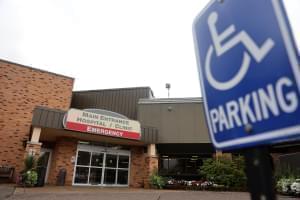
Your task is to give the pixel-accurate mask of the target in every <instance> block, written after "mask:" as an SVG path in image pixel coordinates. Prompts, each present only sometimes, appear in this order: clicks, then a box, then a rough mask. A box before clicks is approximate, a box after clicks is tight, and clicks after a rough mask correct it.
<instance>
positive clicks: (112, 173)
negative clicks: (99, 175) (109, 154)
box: [104, 169, 116, 184]
mask: <svg viewBox="0 0 300 200" xmlns="http://www.w3.org/2000/svg"><path fill="white" fill-rule="evenodd" d="M115 181H116V170H115V169H105V172H104V184H115Z"/></svg>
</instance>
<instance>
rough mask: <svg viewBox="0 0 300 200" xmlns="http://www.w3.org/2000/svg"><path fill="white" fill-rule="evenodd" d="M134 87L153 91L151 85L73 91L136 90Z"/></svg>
mask: <svg viewBox="0 0 300 200" xmlns="http://www.w3.org/2000/svg"><path fill="white" fill-rule="evenodd" d="M134 89H149V90H150V91H151V92H152V93H153V91H152V89H151V87H149V86H144V87H143V86H142V87H127V88H107V89H96V90H78V91H73V93H85V92H100V91H109V90H134Z"/></svg>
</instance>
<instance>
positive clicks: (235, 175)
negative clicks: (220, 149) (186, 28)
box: [200, 156, 246, 189]
mask: <svg viewBox="0 0 300 200" xmlns="http://www.w3.org/2000/svg"><path fill="white" fill-rule="evenodd" d="M200 174H201V175H202V176H203V177H205V178H206V180H208V181H212V182H213V183H215V184H218V185H223V186H225V187H230V188H238V189H240V188H245V187H246V174H245V161H244V158H243V157H241V156H238V157H234V158H233V159H232V160H229V159H224V158H220V159H218V160H216V159H206V160H205V161H204V162H203V166H202V167H200Z"/></svg>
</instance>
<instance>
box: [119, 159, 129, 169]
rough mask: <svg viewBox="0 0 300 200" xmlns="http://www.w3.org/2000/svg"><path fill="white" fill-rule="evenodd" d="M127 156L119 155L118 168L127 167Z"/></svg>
mask: <svg viewBox="0 0 300 200" xmlns="http://www.w3.org/2000/svg"><path fill="white" fill-rule="evenodd" d="M128 166H129V156H119V163H118V168H128Z"/></svg>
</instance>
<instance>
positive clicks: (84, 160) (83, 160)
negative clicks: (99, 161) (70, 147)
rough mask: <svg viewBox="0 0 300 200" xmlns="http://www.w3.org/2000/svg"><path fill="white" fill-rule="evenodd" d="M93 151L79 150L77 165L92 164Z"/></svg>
mask: <svg viewBox="0 0 300 200" xmlns="http://www.w3.org/2000/svg"><path fill="white" fill-rule="evenodd" d="M90 158H91V153H90V152H86V151H78V156H77V165H90Z"/></svg>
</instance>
